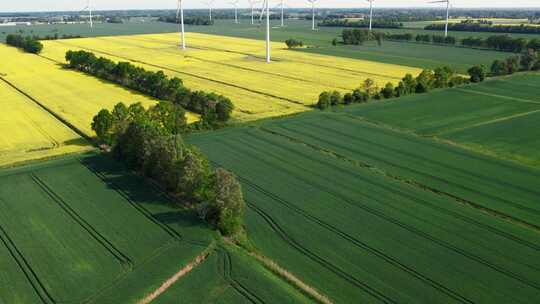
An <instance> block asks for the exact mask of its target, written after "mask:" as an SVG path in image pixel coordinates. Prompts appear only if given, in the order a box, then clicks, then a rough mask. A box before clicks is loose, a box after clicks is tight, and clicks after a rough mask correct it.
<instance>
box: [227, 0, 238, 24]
mask: <svg viewBox="0 0 540 304" xmlns="http://www.w3.org/2000/svg"><path fill="white" fill-rule="evenodd" d="M238 1H239V0H235V1H231V2H229V3H230V4H232V5H234V23H236V24H238Z"/></svg>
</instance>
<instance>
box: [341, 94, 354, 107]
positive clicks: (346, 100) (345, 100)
mask: <svg viewBox="0 0 540 304" xmlns="http://www.w3.org/2000/svg"><path fill="white" fill-rule="evenodd" d="M353 102H354V97H353V94H352V93H345V95H343V103H344V104H346V105H348V104H351V103H353Z"/></svg>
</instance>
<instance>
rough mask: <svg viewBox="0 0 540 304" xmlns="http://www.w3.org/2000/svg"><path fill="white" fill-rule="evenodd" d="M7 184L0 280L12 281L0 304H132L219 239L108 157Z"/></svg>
mask: <svg viewBox="0 0 540 304" xmlns="http://www.w3.org/2000/svg"><path fill="white" fill-rule="evenodd" d="M0 180H1V181H0V209H1V212H0V227H1V229H0V238H1V243H0V246H1V253H2V254H1V255H0V264H1V265H7V266H6V267H2V275H0V280H2V281H5V277H9V278H10V279H11V280H12V282H10V283H9V284H1V285H0V302H6V303H17V301H19V302H26V303H39V301H34V300H30V299H32V298H34V299H35V298H36V297H40V298H41V299H42V302H43V303H54V302H72V303H80V302H82V301H90V302H92V301H94V302H95V303H105V302H107V303H129V302H132V301H135V300H136V299H139V298H142V297H143V296H144V295H145V294H146V293H147V292H149V291H151V290H152V289H153V288H154V287H155V286H157V285H159V284H160V283H161V281H162V279H164V278H166V277H168V276H170V275H172V273H174V272H176V271H177V270H178V269H179V268H180V267H181V265H182V264H183V263H185V262H186V261H188V260H189V259H191V258H192V257H194V256H195V255H197V254H198V253H199V252H201V251H202V250H203V249H204V248H205V247H206V246H207V245H208V244H209V243H210V241H211V240H212V239H213V236H212V232H211V230H210V229H209V228H207V227H206V226H205V225H203V224H201V222H200V220H198V219H197V218H196V216H195V215H194V214H193V213H192V212H191V211H186V210H182V209H180V208H175V207H172V205H171V204H170V203H169V200H168V199H167V198H166V197H164V196H163V195H162V194H160V193H161V192H160V191H159V190H157V189H155V188H153V187H152V186H150V185H148V184H146V183H145V182H144V181H143V180H142V179H140V178H138V177H135V176H133V175H130V174H127V173H126V171H125V170H124V169H123V168H122V167H121V166H120V165H119V164H118V163H116V162H114V161H112V160H110V159H108V158H105V157H102V156H95V155H92V154H90V155H87V156H85V157H81V158H77V157H71V158H66V159H60V160H55V161H50V162H47V163H41V164H36V165H30V166H26V167H21V168H16V169H6V170H2V171H0ZM6 251H7V252H6ZM8 253H9V254H8ZM142 269H144V272H142V273H141V270H142ZM126 282H130V283H129V286H126ZM111 290H112V291H113V292H112V294H111ZM108 293H109V295H108ZM120 295H123V296H122V297H120V298H115V299H121V300H122V301H125V302H121V301H112V302H111V300H110V299H111V298H110V296H113V297H119V296H120Z"/></svg>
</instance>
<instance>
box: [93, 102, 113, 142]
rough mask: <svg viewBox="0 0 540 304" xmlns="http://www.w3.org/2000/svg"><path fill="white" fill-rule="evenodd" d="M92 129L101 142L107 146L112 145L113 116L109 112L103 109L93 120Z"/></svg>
mask: <svg viewBox="0 0 540 304" xmlns="http://www.w3.org/2000/svg"><path fill="white" fill-rule="evenodd" d="M91 127H92V130H93V131H94V132H96V135H97V138H98V139H99V141H101V142H103V143H105V144H111V140H112V134H111V131H112V127H113V116H112V115H111V113H109V111H108V110H106V109H103V110H101V111H99V112H98V114H97V115H96V116H94V118H93V119H92V124H91Z"/></svg>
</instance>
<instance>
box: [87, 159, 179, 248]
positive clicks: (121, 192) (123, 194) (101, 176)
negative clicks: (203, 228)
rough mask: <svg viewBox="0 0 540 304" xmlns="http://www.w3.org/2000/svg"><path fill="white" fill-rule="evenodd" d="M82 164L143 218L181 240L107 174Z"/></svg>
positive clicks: (171, 229)
mask: <svg viewBox="0 0 540 304" xmlns="http://www.w3.org/2000/svg"><path fill="white" fill-rule="evenodd" d="M80 163H81V164H82V165H83V166H85V167H86V168H87V169H88V170H89V171H90V172H92V173H93V174H95V175H96V176H97V177H98V178H99V179H100V180H102V181H103V182H104V183H105V184H106V185H108V186H109V187H111V188H112V189H113V190H114V191H116V192H117V193H118V194H119V195H120V196H121V197H122V198H124V200H126V201H127V202H128V203H129V205H130V206H132V207H133V208H135V210H137V211H138V212H139V213H141V214H142V215H143V216H144V217H145V218H147V219H148V220H149V221H151V222H152V223H154V224H155V225H157V226H158V227H160V228H161V229H162V230H163V231H164V232H165V233H167V234H168V235H169V236H170V237H172V238H173V239H175V240H177V241H180V240H182V235H181V234H180V233H179V232H178V231H176V230H174V229H173V228H171V227H170V226H169V225H167V224H165V223H162V222H160V221H159V220H158V219H156V218H155V217H154V215H153V214H152V213H151V212H150V211H148V209H146V208H144V207H143V206H141V205H140V204H138V203H137V202H135V201H134V200H133V199H132V198H131V196H130V195H129V193H126V192H125V191H124V190H122V189H121V188H120V187H119V186H118V185H116V184H115V183H114V182H113V181H111V180H110V179H109V178H107V176H105V175H104V174H102V173H101V172H98V171H97V170H96V169H94V168H92V167H91V166H89V165H87V164H85V163H84V162H80Z"/></svg>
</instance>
